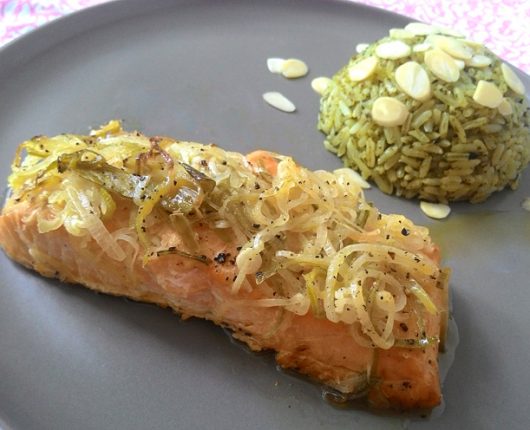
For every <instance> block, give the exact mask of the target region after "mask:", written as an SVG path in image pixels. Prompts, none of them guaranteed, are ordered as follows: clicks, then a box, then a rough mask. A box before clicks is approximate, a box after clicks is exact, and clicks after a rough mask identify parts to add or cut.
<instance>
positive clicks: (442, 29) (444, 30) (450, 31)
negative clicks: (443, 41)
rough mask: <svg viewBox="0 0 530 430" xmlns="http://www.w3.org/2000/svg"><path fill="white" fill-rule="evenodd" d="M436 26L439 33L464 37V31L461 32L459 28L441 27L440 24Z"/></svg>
mask: <svg viewBox="0 0 530 430" xmlns="http://www.w3.org/2000/svg"><path fill="white" fill-rule="evenodd" d="M434 28H436V30H437V31H438V33H440V34H445V35H446V36H452V37H458V38H462V37H464V35H463V34H462V33H460V32H459V31H458V30H455V29H453V28H448V27H440V26H438V25H436V26H434Z"/></svg>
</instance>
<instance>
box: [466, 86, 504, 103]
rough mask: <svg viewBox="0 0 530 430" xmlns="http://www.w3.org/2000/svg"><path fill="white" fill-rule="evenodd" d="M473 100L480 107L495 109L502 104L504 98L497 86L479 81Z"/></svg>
mask: <svg viewBox="0 0 530 430" xmlns="http://www.w3.org/2000/svg"><path fill="white" fill-rule="evenodd" d="M473 100H475V101H476V102H477V103H478V104H479V105H482V106H486V107H489V108H492V109H495V108H497V107H499V105H500V104H501V103H502V101H503V97H502V93H501V91H500V90H499V89H498V88H497V86H496V85H495V84H493V83H491V82H487V81H482V80H481V81H478V84H477V88H476V89H475V93H474V94H473Z"/></svg>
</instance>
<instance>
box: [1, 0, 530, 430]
mask: <svg viewBox="0 0 530 430" xmlns="http://www.w3.org/2000/svg"><path fill="white" fill-rule="evenodd" d="M406 22H407V21H406V20H405V19H404V18H401V17H399V16H396V15H392V14H388V13H384V12H381V11H379V10H374V9H370V8H366V7H362V6H358V5H355V4H351V3H346V2H340V1H324V0H322V1H316V0H314V1H268V2H265V1H263V2H260V1H243V0H240V1H238V0H233V1H223V2H220V1H215V0H201V1H193V2H192V1H184V0H182V1H169V0H168V1H164V0H155V1H150V2H145V1H127V2H125V1H121V2H114V3H110V4H106V5H103V6H99V7H95V8H92V9H88V10H85V11H83V12H81V13H77V14H74V15H72V16H69V17H67V18H65V19H61V20H59V21H57V22H55V23H53V24H51V25H48V26H46V27H44V28H41V29H39V30H37V31H35V32H33V33H31V34H29V35H28V36H25V37H23V38H21V39H20V40H18V41H16V42H15V43H13V44H11V45H10V46H8V47H6V48H4V49H3V50H2V51H1V52H0V100H1V105H0V136H1V138H0V142H1V143H0V145H1V146H0V153H1V154H2V156H1V161H0V176H1V177H2V178H5V177H6V176H7V174H8V171H9V163H10V160H11V158H12V156H13V153H14V150H15V147H16V145H17V144H18V143H19V142H20V141H22V140H23V139H25V138H28V137H31V136H33V135H35V134H51V135H53V134H56V133H61V132H65V131H70V132H80V133H81V132H86V131H87V130H88V127H89V126H91V125H98V124H101V123H103V122H104V121H106V120H108V119H110V118H123V119H125V123H126V126H128V127H131V128H139V129H141V130H143V131H145V132H146V133H156V134H168V135H173V136H175V137H179V138H182V139H193V140H197V141H201V142H210V141H211V142H216V143H218V144H219V145H222V146H223V147H225V148H228V149H233V150H238V151H243V152H245V151H250V150H252V149H255V148H268V149H272V150H276V151H279V152H283V153H287V154H292V155H294V156H295V157H296V158H297V159H298V161H300V162H301V163H303V164H305V165H307V166H309V167H311V168H326V169H332V168H335V167H337V166H339V165H340V163H339V161H338V160H337V159H335V158H334V157H333V156H332V155H331V154H329V153H327V152H326V151H325V150H324V149H323V147H322V145H321V141H322V136H321V135H320V134H319V133H318V132H317V131H316V129H315V123H316V116H317V110H318V98H317V96H316V95H315V94H314V93H313V92H312V91H311V90H310V86H309V83H310V80H311V79H312V78H314V77H316V76H319V75H331V74H332V73H334V72H335V71H336V70H337V69H338V68H339V67H340V66H341V65H342V64H343V63H345V62H346V60H347V59H348V57H349V56H350V55H351V54H352V53H353V51H354V47H355V45H356V44H357V43H359V42H365V41H372V40H375V39H376V38H379V37H381V36H383V35H384V34H386V32H387V31H388V29H389V28H391V27H396V26H402V25H404V24H405V23H406ZM270 56H280V57H291V56H293V57H299V58H302V59H304V60H305V61H306V62H307V63H308V64H309V65H310V67H311V74H310V76H309V77H306V78H304V79H300V80H295V81H287V80H285V79H283V78H281V77H279V76H277V75H272V74H270V73H269V72H268V71H267V70H266V67H265V60H266V58H267V57H270ZM525 79H526V78H525ZM526 82H527V83H528V80H526ZM527 85H528V84H527ZM268 90H279V91H281V92H283V93H284V94H285V95H287V96H288V97H290V98H291V99H292V100H293V101H294V102H295V103H296V105H297V106H298V112H297V113H295V114H285V113H282V112H279V111H276V110H274V109H272V108H270V107H269V106H267V105H265V103H264V102H263V101H262V99H261V94H262V93H263V92H265V91H268ZM529 173H530V172H528V171H527V172H526V174H525V176H524V177H523V180H522V181H521V187H520V188H519V190H518V191H516V192H509V191H507V192H502V193H498V194H497V195H496V196H494V197H493V198H492V199H491V200H489V201H488V202H487V203H486V204H483V205H479V206H471V205H467V204H461V205H455V207H454V215H453V216H452V218H451V219H450V220H448V221H445V222H441V223H433V222H432V221H429V220H428V219H427V218H426V217H424V216H423V215H422V214H421V212H420V211H419V209H418V205H417V203H416V202H408V201H403V200H400V199H397V198H393V197H389V196H385V195H382V194H381V193H379V192H378V191H377V190H370V191H369V192H368V197H369V198H370V199H373V200H374V201H375V202H376V204H377V205H378V206H379V207H380V208H381V209H383V210H384V211H387V212H388V211H392V212H401V213H404V214H405V215H407V216H409V217H410V218H412V219H413V220H414V221H416V222H419V223H424V224H430V225H432V226H433V228H434V233H435V235H436V236H437V237H438V238H439V239H440V240H441V242H442V245H444V249H445V250H446V253H445V257H446V263H447V264H448V265H450V266H452V267H453V268H454V277H453V280H452V287H453V289H454V313H455V316H456V320H457V321H458V323H459V328H460V334H461V343H460V346H459V348H458V350H457V354H456V360H455V363H454V366H453V368H452V369H451V371H450V373H449V376H448V377H447V379H446V383H445V386H444V395H445V402H446V410H445V412H444V413H443V415H442V416H441V417H440V418H437V419H431V420H429V421H426V420H423V421H421V420H420V422H413V423H412V424H411V425H410V427H411V428H432V429H447V428H482V429H486V428H492V429H493V428H510V429H516V428H520V429H523V428H528V424H529V422H530V421H529V416H528V407H527V406H528V405H527V394H528V387H530V377H529V374H530V372H528V369H527V367H528V366H527V360H528V357H530V342H529V341H528V334H529V327H530V312H528V309H529V308H530V298H529V297H530V295H529V294H528V284H529V282H528V276H527V275H528V267H530V259H529V255H530V253H529V252H528V251H529V243H530V240H529V239H530V238H529V236H530V226H529V223H528V219H529V216H528V213H526V218H523V217H524V214H523V212H522V210H521V209H520V202H521V200H522V199H523V197H526V196H529V195H530V186H529V185H530V184H529V178H530V176H529ZM0 273H1V279H0V427H5V428H13V429H25V430H26V429H27V430H29V429H67V428H71V429H74V428H75V429H111V428H112V429H121V428H123V429H145V428H157V429H162V428H182V429H192V428H200V429H204V428H216V429H237V428H257V429H280V428H285V429H287V428H288V429H292V428H304V429H307V430H308V429H316V428H330V427H331V426H333V427H334V428H371V429H372V428H373V429H377V428H401V426H402V424H403V422H402V419H399V418H382V417H374V416H373V415H371V414H369V413H366V412H360V411H354V410H340V409H336V408H334V407H332V406H330V405H329V404H327V403H325V402H323V401H322V400H321V397H320V391H319V388H318V387H316V386H314V385H312V384H310V383H308V382H306V381H305V380H302V379H296V378H293V377H291V376H289V375H286V374H284V373H279V372H277V370H276V368H275V365H274V362H273V360H272V358H271V356H270V355H255V354H249V353H246V352H245V350H244V349H243V348H241V347H239V346H237V345H235V344H233V343H232V342H230V340H229V338H228V337H227V336H226V334H225V333H223V331H222V330H221V329H219V328H217V327H214V326H213V325H212V324H209V323H207V322H203V321H198V320H191V321H186V322H182V321H180V320H179V319H178V318H177V317H175V316H174V315H173V314H172V313H171V312H168V311H164V310H161V309H158V308H156V307H154V306H149V305H143V304H138V303H132V302H129V301H126V300H123V299H118V298H112V297H106V296H102V295H96V294H93V293H91V292H89V291H87V290H85V289H83V288H81V287H72V286H64V285H60V284H59V283H56V282H53V281H49V280H44V279H41V278H40V277H39V276H37V275H35V274H33V273H30V272H28V271H26V270H24V269H22V268H21V267H19V266H17V265H16V264H14V263H12V262H10V261H9V260H8V259H7V258H5V256H3V254H2V255H1V256H0Z"/></svg>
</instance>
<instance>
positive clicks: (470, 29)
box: [0, 0, 530, 73]
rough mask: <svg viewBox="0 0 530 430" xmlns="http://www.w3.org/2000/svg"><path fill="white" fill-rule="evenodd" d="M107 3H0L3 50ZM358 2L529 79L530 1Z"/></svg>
mask: <svg viewBox="0 0 530 430" xmlns="http://www.w3.org/2000/svg"><path fill="white" fill-rule="evenodd" d="M105 1H106V0H0V45H1V44H4V43H6V42H7V41H9V40H12V39H14V38H16V37H17V36H19V35H21V34H23V33H25V32H27V31H29V30H31V29H33V28H35V27H36V26H38V25H42V24H44V23H45V22H48V21H50V20H52V19H54V18H57V17H59V16H62V15H65V14H67V13H70V12H73V11H75V10H78V9H82V8H84V7H88V6H92V5H95V4H98V3H104V2H105ZM264 1H266V0H264ZM357 1H358V2H359V3H364V4H369V5H372V6H376V7H380V8H382V9H386V10H390V11H394V12H398V13H400V14H402V15H406V16H409V17H411V19H415V20H421V21H424V22H428V23H436V24H440V25H444V26H447V27H451V28H454V29H457V30H459V31H460V32H462V33H463V34H466V35H468V36H469V37H470V38H472V39H474V40H477V41H479V42H483V43H485V44H486V45H487V46H488V47H489V48H490V49H492V50H493V51H494V52H496V53H497V54H498V55H500V56H501V57H502V58H504V59H505V60H507V61H509V62H510V63H512V64H514V65H515V66H517V67H519V68H520V69H522V70H524V71H525V72H526V73H530V0H357Z"/></svg>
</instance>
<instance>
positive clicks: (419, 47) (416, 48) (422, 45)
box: [412, 42, 432, 52]
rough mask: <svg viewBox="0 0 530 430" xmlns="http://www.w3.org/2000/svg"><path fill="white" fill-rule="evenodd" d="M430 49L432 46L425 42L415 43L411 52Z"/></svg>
mask: <svg viewBox="0 0 530 430" xmlns="http://www.w3.org/2000/svg"><path fill="white" fill-rule="evenodd" d="M431 48H432V45H431V44H430V43H427V42H422V43H417V44H416V45H414V46H413V47H412V51H414V52H425V51H428V50H429V49H431Z"/></svg>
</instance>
